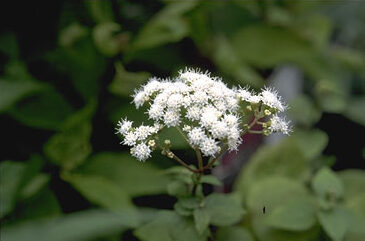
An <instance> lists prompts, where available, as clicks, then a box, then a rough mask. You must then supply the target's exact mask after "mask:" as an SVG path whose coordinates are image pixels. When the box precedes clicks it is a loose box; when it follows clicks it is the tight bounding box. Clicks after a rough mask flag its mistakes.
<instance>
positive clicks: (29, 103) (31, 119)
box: [9, 89, 73, 130]
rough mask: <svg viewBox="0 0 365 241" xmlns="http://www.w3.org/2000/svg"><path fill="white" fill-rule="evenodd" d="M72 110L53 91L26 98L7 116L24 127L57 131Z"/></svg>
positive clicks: (49, 90)
mask: <svg viewBox="0 0 365 241" xmlns="http://www.w3.org/2000/svg"><path fill="white" fill-rule="evenodd" d="M72 111H73V108H72V107H71V106H70V104H69V103H68V102H67V101H66V100H65V99H64V98H63V97H62V96H61V95H60V94H59V93H58V92H56V91H55V90H54V89H48V90H45V91H43V92H41V93H39V94H37V95H35V96H32V97H30V98H27V99H26V100H25V101H24V102H20V103H18V104H17V105H15V106H14V107H13V108H12V109H10V110H9V114H10V115H11V116H12V117H13V118H14V119H16V120H17V121H19V122H22V123H23V124H25V125H28V126H31V127H36V128H42V129H51V130H58V129H59V128H60V126H61V125H62V122H63V121H64V120H65V119H66V118H67V117H68V116H70V115H71V113H72Z"/></svg>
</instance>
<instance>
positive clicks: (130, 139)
mask: <svg viewBox="0 0 365 241" xmlns="http://www.w3.org/2000/svg"><path fill="white" fill-rule="evenodd" d="M137 139H138V136H137V135H136V134H135V133H134V132H133V131H129V132H127V133H125V135H124V140H123V142H122V143H123V144H124V145H127V146H134V145H135V144H136V142H137Z"/></svg>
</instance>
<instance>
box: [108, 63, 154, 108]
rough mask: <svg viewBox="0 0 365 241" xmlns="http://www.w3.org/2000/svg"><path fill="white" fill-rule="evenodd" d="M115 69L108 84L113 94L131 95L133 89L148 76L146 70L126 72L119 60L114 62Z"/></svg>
mask: <svg viewBox="0 0 365 241" xmlns="http://www.w3.org/2000/svg"><path fill="white" fill-rule="evenodd" d="M115 69H116V74H115V76H114V79H113V82H112V83H111V84H110V86H109V90H110V92H112V93H113V94H116V95H120V96H124V97H129V96H130V95H132V94H133V90H134V89H136V88H139V86H140V85H141V84H142V83H144V82H146V81H147V79H148V78H149V77H150V74H149V73H147V72H128V71H126V70H125V69H124V67H123V65H122V63H120V62H116V63H115ZM129 107H131V106H129Z"/></svg>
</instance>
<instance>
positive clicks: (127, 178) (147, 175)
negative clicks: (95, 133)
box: [79, 152, 169, 197]
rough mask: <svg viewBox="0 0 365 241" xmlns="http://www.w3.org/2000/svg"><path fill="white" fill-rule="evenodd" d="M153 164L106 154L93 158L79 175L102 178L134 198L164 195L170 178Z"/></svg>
mask: <svg viewBox="0 0 365 241" xmlns="http://www.w3.org/2000/svg"><path fill="white" fill-rule="evenodd" d="M151 162H153V160H149V162H146V163H141V162H138V161H137V160H136V159H134V158H133V157H132V156H131V155H130V154H129V153H111V152H104V153H99V154H97V155H94V156H92V157H91V158H90V159H89V160H88V161H87V163H86V164H85V166H83V167H82V168H80V171H79V173H80V174H85V175H86V174H87V175H96V176H97V175H99V176H102V177H104V178H106V179H108V180H110V181H112V182H114V183H116V184H117V185H118V186H119V187H120V188H121V189H122V190H124V191H125V192H126V193H128V194H129V195H130V196H132V197H134V196H138V195H149V194H157V193H164V192H166V186H167V183H168V182H169V181H168V178H167V177H166V176H165V175H163V174H162V173H161V172H160V171H159V170H158V169H157V168H156V166H154V165H153V164H152V163H151ZM131 183H133V185H131Z"/></svg>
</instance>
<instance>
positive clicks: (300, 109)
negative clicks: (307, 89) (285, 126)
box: [288, 94, 321, 126]
mask: <svg viewBox="0 0 365 241" xmlns="http://www.w3.org/2000/svg"><path fill="white" fill-rule="evenodd" d="M289 106H290V109H289V110H288V114H289V116H290V120H292V121H294V122H295V123H296V124H299V125H305V126H311V125H313V124H314V123H316V122H317V121H319V118H320V117H321V111H320V109H319V108H318V107H317V106H315V105H314V103H313V101H312V100H311V99H310V98H309V97H308V96H307V95H304V94H303V95H299V96H298V97H296V98H295V99H293V100H292V101H290V103H289Z"/></svg>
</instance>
